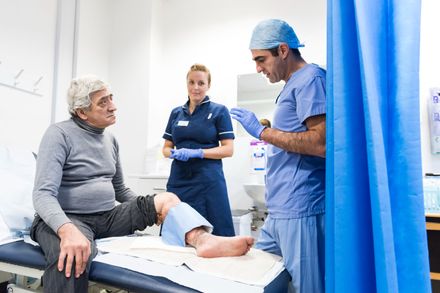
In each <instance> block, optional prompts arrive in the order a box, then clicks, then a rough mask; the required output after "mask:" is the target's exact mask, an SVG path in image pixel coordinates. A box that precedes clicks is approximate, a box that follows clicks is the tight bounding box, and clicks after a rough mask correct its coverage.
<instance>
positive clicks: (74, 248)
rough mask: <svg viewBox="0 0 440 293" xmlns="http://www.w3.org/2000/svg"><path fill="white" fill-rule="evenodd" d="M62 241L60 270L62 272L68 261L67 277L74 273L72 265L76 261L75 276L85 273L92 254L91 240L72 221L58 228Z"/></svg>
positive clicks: (59, 260) (59, 259) (59, 261)
mask: <svg viewBox="0 0 440 293" xmlns="http://www.w3.org/2000/svg"><path fill="white" fill-rule="evenodd" d="M58 236H59V237H60V239H61V242H60V249H61V251H60V256H59V258H58V270H59V271H60V272H61V271H63V269H64V262H65V263H66V267H65V269H66V271H65V274H66V278H69V277H70V275H71V273H72V265H73V262H74V261H75V277H76V278H79V276H80V275H81V274H82V273H84V271H85V269H86V266H87V261H88V259H89V256H90V254H91V247H90V241H89V240H88V239H87V238H86V237H85V236H84V234H83V233H81V231H80V230H79V229H78V228H77V227H76V226H75V225H74V224H72V223H66V224H64V225H62V226H61V227H60V228H59V229H58Z"/></svg>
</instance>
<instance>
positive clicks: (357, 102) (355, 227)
mask: <svg viewBox="0 0 440 293" xmlns="http://www.w3.org/2000/svg"><path fill="white" fill-rule="evenodd" d="M327 8H328V56H327V60H328V64H327V69H328V71H327V96H328V108H327V111H328V112H327V175H326V180H327V181H326V183H327V190H326V194H327V196H326V200H327V202H326V204H327V208H326V229H327V230H326V290H327V291H326V292H337V293H339V292H368V293H369V292H430V290H431V285H430V280H429V261H428V252H427V239H426V229H425V218H424V208H423V190H422V168H421V152H420V121H419V30H420V0H414V1H412V0H394V1H393V0H389V1H386V0H358V1H355V0H328V7H327Z"/></svg>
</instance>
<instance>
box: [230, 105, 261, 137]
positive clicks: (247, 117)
mask: <svg viewBox="0 0 440 293" xmlns="http://www.w3.org/2000/svg"><path fill="white" fill-rule="evenodd" d="M229 113H231V117H232V118H234V119H235V120H237V121H238V122H240V123H241V125H243V127H244V129H246V131H247V132H248V133H249V134H250V135H252V136H253V137H255V138H256V139H260V135H261V132H263V130H264V128H266V127H265V126H263V125H261V124H260V122H259V121H258V119H257V117H256V116H255V114H254V113H253V112H251V111H248V110H246V109H243V108H232V109H231V111H229Z"/></svg>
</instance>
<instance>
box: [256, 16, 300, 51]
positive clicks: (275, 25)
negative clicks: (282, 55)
mask: <svg viewBox="0 0 440 293" xmlns="http://www.w3.org/2000/svg"><path fill="white" fill-rule="evenodd" d="M281 43H286V44H287V45H289V47H290V48H299V47H304V45H303V44H300V43H299V40H298V37H297V36H296V34H295V32H294V31H293V29H292V27H291V26H290V25H289V24H288V23H287V22H285V21H283V20H280V19H268V20H263V21H261V22H260V23H259V24H257V26H256V27H255V28H254V31H253V33H252V38H251V43H250V44H249V49H272V48H275V47H278V46H279V45H280V44H281Z"/></svg>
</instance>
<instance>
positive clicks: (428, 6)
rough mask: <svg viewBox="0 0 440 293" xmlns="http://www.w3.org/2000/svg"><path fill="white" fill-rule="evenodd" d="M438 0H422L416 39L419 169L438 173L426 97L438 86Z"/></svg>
mask: <svg viewBox="0 0 440 293" xmlns="http://www.w3.org/2000/svg"><path fill="white" fill-rule="evenodd" d="M439 11H440V2H439V1H437V0H424V1H422V23H421V36H420V37H421V40H420V129H421V141H422V146H421V147H422V161H423V173H427V172H430V173H440V154H435V155H434V154H432V153H431V141H430V137H429V135H430V134H429V125H428V106H427V99H428V98H429V96H430V91H429V89H430V88H432V87H440V73H439V70H440V50H439V48H440V38H439V37H438V30H439V22H438V12H439Z"/></svg>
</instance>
